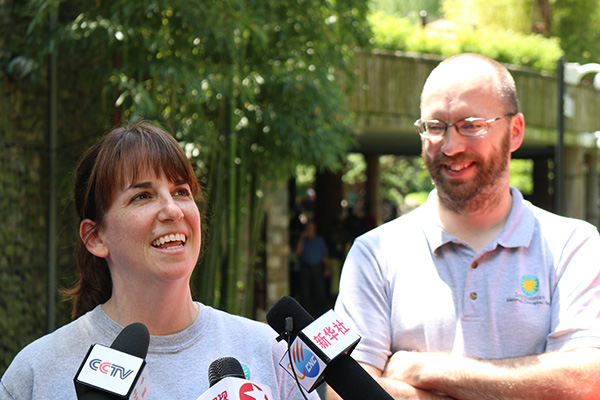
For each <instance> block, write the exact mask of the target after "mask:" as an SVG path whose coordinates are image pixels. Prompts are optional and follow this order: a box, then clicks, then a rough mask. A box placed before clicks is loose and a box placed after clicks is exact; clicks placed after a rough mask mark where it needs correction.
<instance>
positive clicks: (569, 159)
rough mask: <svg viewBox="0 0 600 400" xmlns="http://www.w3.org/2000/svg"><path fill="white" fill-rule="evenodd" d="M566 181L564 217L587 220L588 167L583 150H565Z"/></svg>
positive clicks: (564, 188)
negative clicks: (586, 184) (586, 185)
mask: <svg viewBox="0 0 600 400" xmlns="http://www.w3.org/2000/svg"><path fill="white" fill-rule="evenodd" d="M564 174H565V180H564V184H563V193H562V195H563V199H564V215H565V216H567V217H572V218H579V219H585V218H586V215H585V214H586V207H585V199H586V196H587V195H586V190H585V183H586V180H585V177H586V165H585V162H584V153H583V149H581V148H577V147H567V148H565V162H564Z"/></svg>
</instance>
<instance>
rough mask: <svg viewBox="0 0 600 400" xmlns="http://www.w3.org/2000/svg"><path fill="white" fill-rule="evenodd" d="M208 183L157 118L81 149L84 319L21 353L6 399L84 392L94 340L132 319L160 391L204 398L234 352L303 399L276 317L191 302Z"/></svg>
mask: <svg viewBox="0 0 600 400" xmlns="http://www.w3.org/2000/svg"><path fill="white" fill-rule="evenodd" d="M199 191H200V189H199V186H198V182H197V180H196V178H195V176H194V172H193V169H192V167H191V165H190V163H189V161H188V159H187V158H186V156H185V154H184V153H183V151H182V149H181V148H180V147H179V145H178V143H177V142H176V141H175V139H174V138H173V137H171V136H170V135H169V134H167V133H165V132H164V131H163V130H161V129H159V128H157V127H156V126H153V125H151V124H149V123H147V122H138V123H136V124H134V125H132V126H127V127H119V128H116V129H114V130H112V131H111V132H110V133H108V134H107V135H106V136H105V137H103V138H102V139H101V140H100V141H99V142H98V143H97V144H95V145H94V146H92V147H91V148H90V149H89V150H88V151H87V152H86V153H85V154H84V155H83V157H82V159H81V160H80V162H79V165H78V166H77V169H76V173H75V187H74V197H75V199H74V200H75V205H76V208H77V212H78V214H79V218H80V221H81V222H80V237H81V241H80V243H79V245H78V249H77V264H78V268H79V282H78V284H77V285H76V287H75V288H74V289H72V290H71V291H70V293H69V294H70V296H71V298H72V300H73V302H74V310H73V317H74V321H73V322H71V323H69V324H68V325H65V326H63V327H62V328H60V329H58V330H56V331H55V332H53V333H51V334H49V335H46V336H44V337H42V338H40V339H38V340H36V341H34V342H33V343H31V344H30V345H28V346H27V347H25V348H24V349H23V350H22V351H21V352H20V353H19V354H18V355H17V356H16V357H15V359H14V360H13V362H12V363H11V365H10V366H9V368H8V370H7V371H6V373H5V375H4V376H3V377H2V382H1V383H2V385H1V386H0V398H9V399H13V398H14V399H47V398H49V397H50V398H61V399H75V398H76V395H75V389H74V384H73V377H74V376H75V374H76V373H77V370H78V368H79V366H80V364H81V362H82V360H83V359H84V358H85V356H86V353H87V351H88V349H89V347H90V345H92V344H94V343H100V344H104V345H106V346H110V344H111V343H112V341H113V340H114V339H115V337H116V336H117V335H118V333H119V332H120V331H121V329H122V328H123V327H124V326H127V325H129V324H131V323H134V322H142V323H143V324H144V325H146V327H148V330H149V332H150V335H151V336H150V346H149V349H148V355H147V357H146V361H147V363H148V372H149V376H150V385H151V388H150V392H149V398H150V399H157V400H164V399H196V398H197V397H199V396H200V395H201V394H202V393H203V392H204V391H206V390H207V389H208V379H207V378H208V372H207V371H208V368H209V365H210V363H211V362H212V361H214V360H215V359H217V358H221V357H226V356H227V357H234V358H236V359H237V360H238V361H240V363H241V364H242V365H243V366H245V367H246V368H245V370H246V372H247V375H248V374H249V375H250V376H249V378H250V379H251V380H252V381H254V382H257V383H261V384H264V385H267V386H269V387H270V388H271V390H272V392H273V395H274V396H275V397H276V398H279V399H301V398H303V397H302V395H301V394H300V392H299V390H298V388H297V387H296V386H295V382H294V381H293V379H291V377H290V376H289V375H288V374H287V373H286V372H285V371H284V370H283V369H282V368H281V367H280V366H279V365H278V363H279V360H280V359H281V357H282V355H283V353H284V351H285V347H282V346H283V344H278V343H277V342H276V341H275V339H274V338H275V336H276V334H275V332H274V331H273V330H272V329H271V328H270V327H269V326H268V325H266V324H262V323H259V322H256V321H252V320H249V319H246V318H242V317H238V316H233V315H230V314H227V313H225V312H222V311H218V310H215V309H213V308H210V307H208V306H205V305H203V304H201V303H198V302H194V301H193V300H192V295H191V290H190V277H191V275H192V271H193V270H194V266H195V265H196V262H197V260H198V257H199V254H200V249H201V243H202V241H201V239H202V238H201V224H200V213H199V210H198V207H197V205H196V202H195V198H196V196H197V195H198V194H199ZM311 396H315V395H314V394H313V395H311ZM312 398H314V399H316V398H318V397H312Z"/></svg>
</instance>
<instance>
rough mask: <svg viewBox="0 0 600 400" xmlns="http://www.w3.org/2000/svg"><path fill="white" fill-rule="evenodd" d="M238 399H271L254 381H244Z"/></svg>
mask: <svg viewBox="0 0 600 400" xmlns="http://www.w3.org/2000/svg"><path fill="white" fill-rule="evenodd" d="M240 400H272V399H271V398H269V397H268V396H267V393H266V392H265V391H263V390H262V388H261V387H260V386H258V385H257V384H255V383H250V382H248V383H245V384H243V385H242V387H240Z"/></svg>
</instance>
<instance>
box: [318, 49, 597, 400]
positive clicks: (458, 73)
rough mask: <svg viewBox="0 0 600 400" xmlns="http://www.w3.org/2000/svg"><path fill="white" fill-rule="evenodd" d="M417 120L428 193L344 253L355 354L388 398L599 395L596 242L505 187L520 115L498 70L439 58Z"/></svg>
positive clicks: (341, 309) (585, 227)
mask: <svg viewBox="0 0 600 400" xmlns="http://www.w3.org/2000/svg"><path fill="white" fill-rule="evenodd" d="M415 125H416V127H417V131H418V133H419V134H420V136H421V140H422V149H423V151H422V156H423V159H424V162H425V165H426V167H427V170H428V171H429V174H430V175H431V178H432V180H433V182H434V184H435V189H434V190H433V191H432V192H431V194H430V195H429V197H428V199H427V202H426V203H425V204H424V205H422V206H421V207H419V208H417V209H416V210H415V211H413V212H411V213H409V214H406V215H404V216H401V217H399V218H397V219H396V220H393V221H391V222H389V223H387V224H384V225H382V226H380V227H378V228H375V229H374V230H372V231H370V232H368V233H366V234H364V235H363V236H361V237H359V238H358V239H357V240H356V241H355V242H354V244H353V246H352V248H351V250H350V252H349V254H348V257H347V259H346V262H345V264H344V266H343V269H342V276H341V280H340V291H339V296H338V300H337V302H336V305H335V311H336V313H337V314H338V315H339V316H340V317H341V319H343V320H344V321H345V322H346V323H348V324H349V325H350V326H352V327H353V328H355V329H356V330H357V332H358V333H359V334H360V335H361V336H362V340H361V342H360V343H359V344H358V347H357V348H356V349H355V350H354V352H353V353H352V356H353V357H354V358H355V359H356V360H357V361H358V362H360V363H361V365H362V366H363V367H364V368H365V369H366V370H367V371H368V372H369V373H371V375H373V376H374V377H375V379H376V380H377V381H378V382H379V383H380V384H381V385H382V386H383V387H384V389H386V390H387V391H388V393H390V394H391V395H392V396H393V397H394V398H396V399H405V398H411V399H441V398H456V399H529V400H531V399H575V398H576V399H592V398H593V399H599V398H600V350H599V348H600V318H599V316H600V285H599V283H600V250H599V249H600V236H599V235H598V230H597V229H596V227H594V226H592V225H591V224H588V223H587V222H584V221H579V220H575V219H570V218H565V217H560V216H557V215H554V214H551V213H549V212H547V211H544V210H542V209H540V208H537V207H535V206H533V205H532V204H530V203H529V202H527V201H525V200H524V199H523V196H522V194H521V193H520V192H519V191H518V190H517V189H516V188H514V187H511V186H510V183H509V178H510V171H509V165H510V158H511V153H512V152H514V151H515V150H517V149H518V148H519V147H520V145H521V143H522V141H523V135H524V129H525V122H524V117H523V114H521V113H520V112H519V105H518V100H517V94H516V88H515V83H514V80H513V78H512V76H511V75H510V73H509V72H508V70H507V69H506V68H505V67H504V66H503V65H501V64H500V63H498V62H496V61H494V60H491V59H488V58H486V57H483V56H481V55H477V54H460V55H457V56H453V57H451V58H448V59H446V60H444V61H443V62H441V63H440V64H439V65H438V66H437V67H436V68H435V69H434V70H433V71H432V73H431V75H430V76H429V78H428V79H427V81H426V83H425V85H424V87H423V92H422V94H421V118H420V119H419V120H417V121H416V122H415ZM334 398H336V395H335V393H333V392H332V391H330V390H329V391H328V399H334Z"/></svg>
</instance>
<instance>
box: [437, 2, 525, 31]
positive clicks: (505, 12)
mask: <svg viewBox="0 0 600 400" xmlns="http://www.w3.org/2000/svg"><path fill="white" fill-rule="evenodd" d="M532 5H533V0H503V1H488V0H485V1H483V0H467V1H465V0H444V1H443V6H442V8H443V11H444V16H445V18H447V19H449V20H452V21H454V22H455V23H456V24H457V25H459V26H476V27H477V30H478V31H479V30H482V31H488V30H492V31H497V32H506V31H513V32H519V33H521V34H524V35H527V34H529V33H530V32H531V17H530V13H531V9H532Z"/></svg>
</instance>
